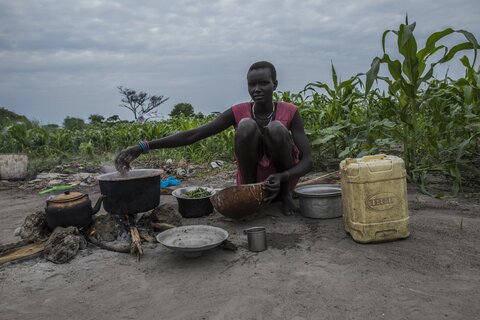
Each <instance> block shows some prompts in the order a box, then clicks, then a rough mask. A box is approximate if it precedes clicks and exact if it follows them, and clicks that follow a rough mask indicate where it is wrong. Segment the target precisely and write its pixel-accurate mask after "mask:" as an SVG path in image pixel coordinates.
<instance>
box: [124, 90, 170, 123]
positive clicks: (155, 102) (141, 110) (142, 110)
mask: <svg viewBox="0 0 480 320" xmlns="http://www.w3.org/2000/svg"><path fill="white" fill-rule="evenodd" d="M117 88H118V90H119V91H120V94H121V95H123V98H122V102H123V103H122V104H120V107H124V108H127V109H128V110H130V111H132V112H133V117H134V118H135V120H137V119H138V117H139V116H140V115H144V114H147V113H151V112H152V111H153V110H155V109H156V108H158V106H160V105H161V104H162V103H164V102H165V101H167V100H168V99H170V98H164V96H163V95H159V96H155V95H154V96H150V95H148V94H147V93H146V92H143V91H139V92H138V93H137V91H135V90H132V89H128V88H124V87H122V86H118V87H117Z"/></svg>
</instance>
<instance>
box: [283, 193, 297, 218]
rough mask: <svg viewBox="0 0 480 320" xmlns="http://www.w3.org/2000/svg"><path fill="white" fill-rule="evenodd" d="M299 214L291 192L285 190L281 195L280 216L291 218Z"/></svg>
mask: <svg viewBox="0 0 480 320" xmlns="http://www.w3.org/2000/svg"><path fill="white" fill-rule="evenodd" d="M298 212H299V208H298V207H297V206H296V205H295V202H294V201H293V196H292V191H291V190H287V191H286V192H283V193H282V214H283V215H285V216H293V215H295V214H296V213H298Z"/></svg>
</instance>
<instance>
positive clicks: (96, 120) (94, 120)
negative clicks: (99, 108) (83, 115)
mask: <svg viewBox="0 0 480 320" xmlns="http://www.w3.org/2000/svg"><path fill="white" fill-rule="evenodd" d="M88 120H89V121H90V123H91V124H102V122H103V120H105V117H104V116H102V115H99V114H91V115H90V116H89V117H88Z"/></svg>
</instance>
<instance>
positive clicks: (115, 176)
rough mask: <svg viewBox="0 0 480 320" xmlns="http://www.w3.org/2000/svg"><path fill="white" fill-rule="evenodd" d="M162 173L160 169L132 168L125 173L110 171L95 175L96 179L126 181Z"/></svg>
mask: <svg viewBox="0 0 480 320" xmlns="http://www.w3.org/2000/svg"><path fill="white" fill-rule="evenodd" d="M162 173H163V170H161V169H133V170H130V171H127V172H125V173H123V174H122V173H120V172H118V171H117V172H110V173H105V174H102V175H99V176H98V177H97V180H98V181H127V180H137V179H143V178H152V177H156V176H160V175H161V174H162Z"/></svg>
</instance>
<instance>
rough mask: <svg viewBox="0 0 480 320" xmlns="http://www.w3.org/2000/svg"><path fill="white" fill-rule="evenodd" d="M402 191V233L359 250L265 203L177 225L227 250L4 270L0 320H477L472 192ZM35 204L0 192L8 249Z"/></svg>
mask: <svg viewBox="0 0 480 320" xmlns="http://www.w3.org/2000/svg"><path fill="white" fill-rule="evenodd" d="M213 180H215V179H213ZM408 189H409V207H410V218H411V224H410V232H411V235H410V237H409V238H408V239H405V240H400V241H393V242H388V243H381V244H359V243H356V242H354V241H353V240H352V239H351V238H350V236H349V235H348V234H346V233H345V231H344V227H343V221H342V219H341V218H337V219H329V220H315V219H308V218H303V217H301V216H294V217H284V216H282V215H281V214H280V212H279V207H278V206H276V205H271V206H269V207H268V208H265V209H263V210H262V211H261V212H260V213H258V214H256V215H255V216H253V217H251V218H249V219H247V220H245V221H239V222H235V221H232V220H229V219H226V218H224V217H223V216H221V215H220V214H218V213H214V214H212V215H210V216H209V217H206V218H197V219H183V223H184V224H210V225H215V226H219V227H222V228H224V229H226V230H227V231H228V232H229V233H230V238H229V239H230V241H231V242H233V243H234V244H236V245H237V246H238V250H237V251H226V250H222V249H221V248H215V249H212V250H210V251H208V252H206V253H205V254H204V255H203V256H201V257H200V258H196V259H187V258H185V257H183V256H182V255H181V254H179V253H178V252H172V251H170V250H169V249H167V248H164V247H163V246H161V245H151V246H147V247H146V249H145V255H144V256H143V258H142V259H141V260H140V261H137V260H136V257H135V256H132V255H130V254H122V253H115V252H110V251H106V250H102V249H99V248H96V247H94V246H92V245H89V247H88V248H87V249H85V250H83V251H81V252H80V253H79V254H78V255H77V256H76V257H75V258H74V259H73V260H72V261H71V262H70V263H67V264H61V265H56V264H53V263H51V262H48V261H46V260H45V259H44V258H43V257H41V256H40V257H37V258H34V259H30V260H26V261H22V262H17V263H10V264H6V265H3V266H0V319H10V320H13V319H83V320H88V319H112V320H113V319H115V320H118V319H149V320H151V319H289V320H290V319H296V320H299V319H478V317H479V314H480V304H479V303H478V302H479V300H480V232H479V230H480V210H479V208H480V202H479V200H478V199H479V198H480V196H479V193H476V194H471V195H470V197H464V196H460V197H458V198H455V199H450V200H448V201H447V200H438V199H433V198H429V197H427V196H424V195H422V194H420V193H419V192H418V191H417V190H416V188H415V187H414V186H410V185H409V188H408ZM81 191H82V192H87V193H88V194H89V196H90V198H91V199H92V201H95V200H96V199H97V198H98V196H99V190H98V189H97V188H89V189H83V190H81ZM45 199H46V196H39V195H37V194H35V193H33V192H26V191H19V190H18V189H16V188H4V190H1V191H0V228H1V229H0V243H1V244H5V243H10V242H14V241H18V240H19V239H18V238H16V237H14V235H13V232H14V229H15V228H17V227H19V226H20V225H21V224H22V222H23V220H24V218H25V216H27V215H28V214H30V213H33V212H35V211H36V210H40V209H43V208H44V205H45ZM161 202H163V203H171V204H174V205H175V204H176V200H175V199H174V198H173V197H171V196H163V195H162V197H161ZM99 214H105V212H104V211H103V209H102V211H101V212H100V213H99ZM250 226H265V227H266V228H267V232H268V244H269V248H268V250H266V251H264V252H260V253H253V252H250V251H248V249H247V243H246V237H245V236H244V234H243V232H242V230H243V229H245V228H247V227H250Z"/></svg>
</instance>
